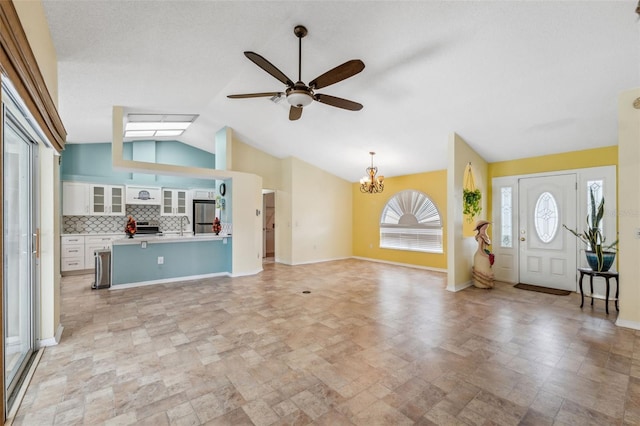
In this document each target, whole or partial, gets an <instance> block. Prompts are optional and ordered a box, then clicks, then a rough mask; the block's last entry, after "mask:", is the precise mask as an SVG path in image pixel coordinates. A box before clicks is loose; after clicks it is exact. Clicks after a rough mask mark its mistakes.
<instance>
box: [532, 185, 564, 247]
mask: <svg viewBox="0 0 640 426" xmlns="http://www.w3.org/2000/svg"><path fill="white" fill-rule="evenodd" d="M534 215H535V216H534V223H535V227H536V233H537V234H538V238H540V241H542V242H543V243H549V242H550V241H551V240H553V238H554V237H555V236H556V232H558V216H559V215H558V203H556V199H555V198H554V197H553V195H552V194H551V193H550V192H543V193H542V194H540V196H539V197H538V201H537V202H536V211H535V213H534Z"/></svg>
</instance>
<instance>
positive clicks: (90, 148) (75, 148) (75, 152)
mask: <svg viewBox="0 0 640 426" xmlns="http://www.w3.org/2000/svg"><path fill="white" fill-rule="evenodd" d="M126 148H128V150H127V149H126ZM126 151H128V152H126ZM125 152H126V153H127V154H128V155H129V159H131V145H129V146H128V147H125V148H124V149H123V157H125ZM60 173H61V176H62V180H81V181H88V180H86V179H84V177H86V176H91V177H93V178H95V179H93V180H91V181H92V182H96V183H114V184H117V183H124V182H125V181H128V180H131V173H125V172H119V171H114V170H113V165H112V163H111V144H110V143H91V144H66V145H65V149H64V151H62V155H61V160H60ZM76 177H79V179H76Z"/></svg>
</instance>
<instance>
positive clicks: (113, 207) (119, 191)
mask: <svg viewBox="0 0 640 426" xmlns="http://www.w3.org/2000/svg"><path fill="white" fill-rule="evenodd" d="M90 199H91V214H94V215H104V216H124V187H123V186H120V185H95V184H92V185H91V196H90Z"/></svg>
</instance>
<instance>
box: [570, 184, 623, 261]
mask: <svg viewBox="0 0 640 426" xmlns="http://www.w3.org/2000/svg"><path fill="white" fill-rule="evenodd" d="M589 195H590V197H591V211H590V212H589V214H588V215H587V219H586V221H587V227H586V229H585V230H584V231H583V232H581V233H580V232H578V231H577V230H574V229H569V228H568V227H567V225H564V224H563V225H562V226H563V227H564V228H565V229H567V230H568V231H569V232H571V233H572V234H573V235H575V236H576V237H578V238H579V239H580V240H581V241H582V242H584V243H585V244H586V245H587V247H588V248H589V250H585V254H586V256H587V262H588V263H589V266H590V267H591V269H593V270H594V271H598V272H606V271H608V270H609V268H611V265H612V264H613V260H614V259H615V257H616V250H617V245H618V240H616V241H614V242H613V243H611V244H606V245H605V237H604V236H603V235H602V230H601V229H600V223H601V222H602V217H603V216H604V197H602V200H600V204H598V205H596V199H595V196H594V195H593V189H591V191H589Z"/></svg>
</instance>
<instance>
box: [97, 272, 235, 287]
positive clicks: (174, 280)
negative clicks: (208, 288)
mask: <svg viewBox="0 0 640 426" xmlns="http://www.w3.org/2000/svg"><path fill="white" fill-rule="evenodd" d="M229 276H233V275H231V274H229V273H228V272H216V273H213V274H202V275H190V276H188V277H176V278H165V279H162V280H151V281H140V282H137V283H126V284H113V285H112V286H111V287H109V290H120V289H124V288H134V287H144V286H147V285H155V284H169V283H177V282H181V281H195V280H201V279H204V278H213V277H229ZM97 291H100V290H97Z"/></svg>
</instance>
